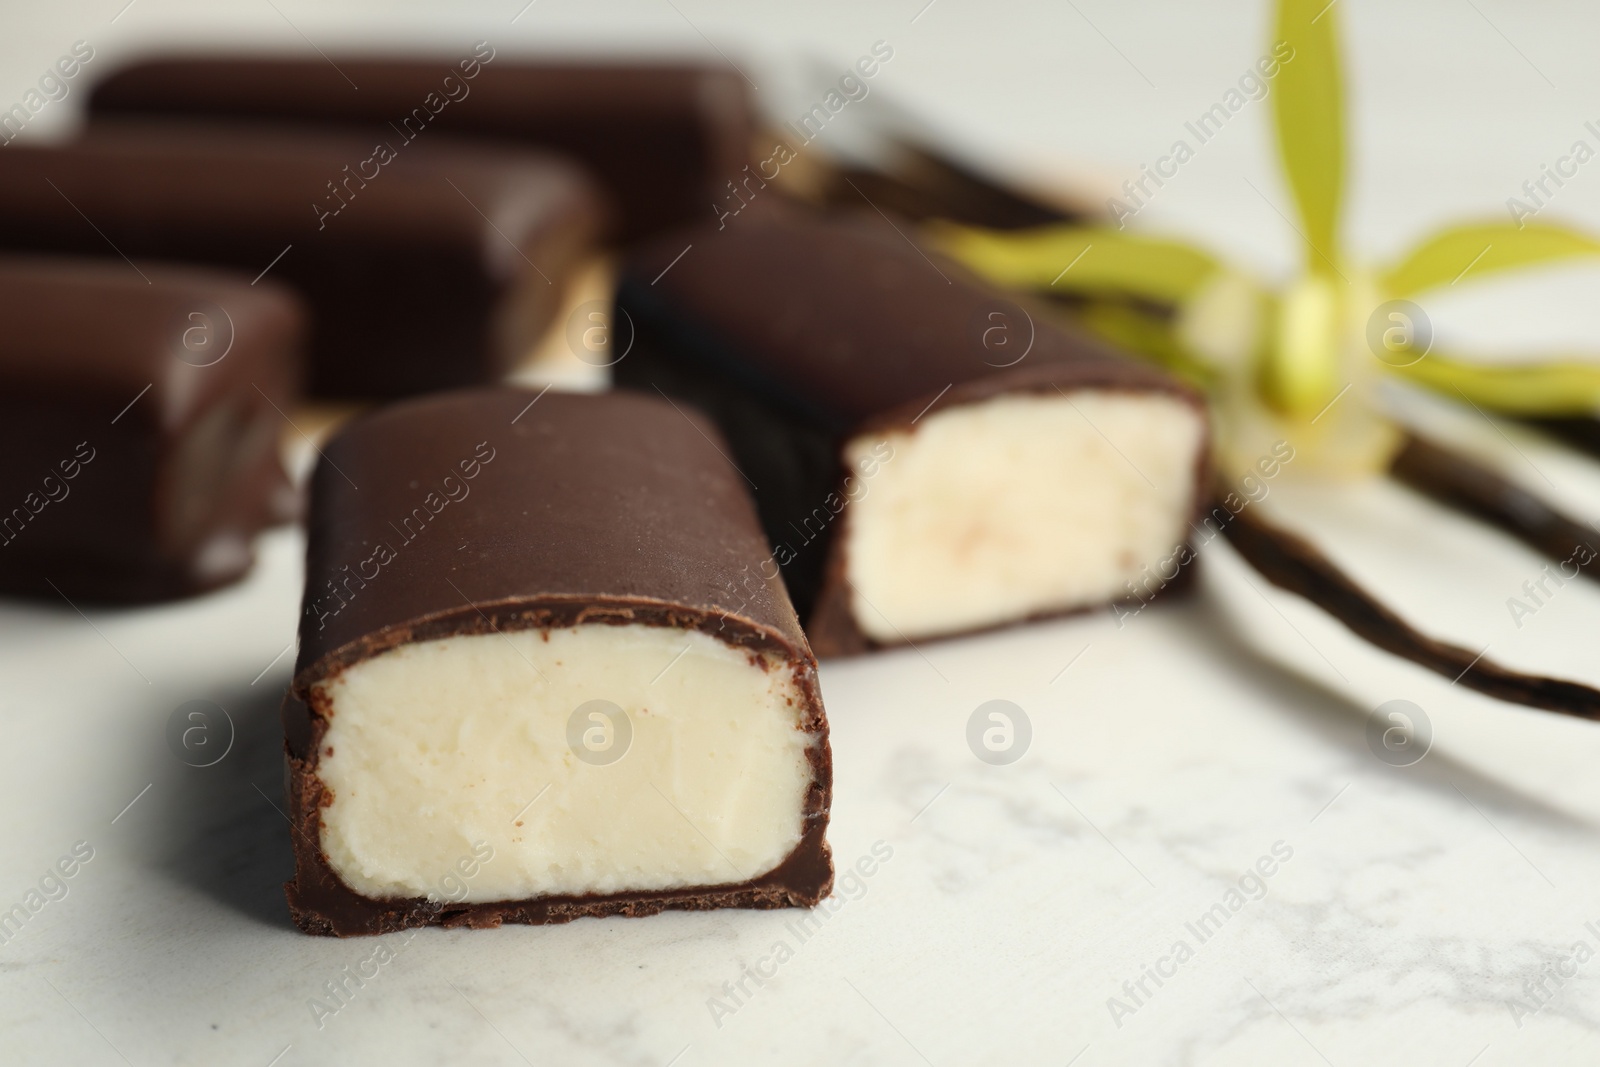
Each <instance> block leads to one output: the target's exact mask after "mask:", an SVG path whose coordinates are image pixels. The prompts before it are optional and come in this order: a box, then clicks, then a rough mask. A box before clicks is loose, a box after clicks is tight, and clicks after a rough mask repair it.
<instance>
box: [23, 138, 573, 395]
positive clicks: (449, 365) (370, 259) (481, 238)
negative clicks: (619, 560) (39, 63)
mask: <svg viewBox="0 0 1600 1067" xmlns="http://www.w3.org/2000/svg"><path fill="white" fill-rule="evenodd" d="M601 212H602V208H601V205H600V202H599V199H598V194H597V192H596V191H594V190H593V189H592V187H591V186H590V185H589V183H588V182H587V180H586V179H585V177H584V176H583V174H582V173H581V172H579V171H578V170H577V169H576V168H575V167H573V166H572V165H570V164H568V163H567V162H565V161H563V160H560V159H555V158H552V157H549V156H544V155H539V154H536V153H531V152H525V151H520V150H515V149H510V148H502V147H496V146H483V145H479V144H473V143H461V142H449V141H446V140H445V139H444V138H439V139H436V140H429V141H428V142H427V143H415V144H413V143H408V142H407V141H405V140H404V139H403V138H402V137H401V136H400V134H398V133H396V132H394V131H390V133H389V135H388V137H387V138H385V139H384V140H382V141H380V142H378V143H374V142H373V141H372V140H363V139H361V138H358V137H354V136H351V135H349V134H343V135H337V134H326V133H312V134H305V133H295V132H285V131H282V130H268V129H250V128H243V129H233V128H217V127H210V126H203V125H196V124H190V123H133V122H128V123H116V124H112V123H101V124H97V125H96V126H94V127H93V128H91V129H90V131H89V132H88V133H87V135H86V136H85V137H84V138H82V139H81V140H79V141H76V142H73V143H71V144H67V145H63V146H52V147H41V146H31V145H23V144H13V145H10V146H7V148H6V150H5V152H4V153H0V250H10V251H29V252H51V253H68V254H74V255H98V256H105V257H110V258H113V259H115V258H118V257H120V258H122V259H125V260H127V262H128V267H127V269H128V270H129V272H130V273H134V272H137V271H140V270H141V269H142V264H143V263H144V262H145V261H146V260H148V259H168V260H177V261H187V262H192V263H199V264H205V265H208V266H219V267H227V268H232V269H235V270H238V271H241V272H243V273H244V274H245V275H246V280H249V279H260V278H267V279H271V280H274V281H279V282H283V283H285V284H288V285H290V286H292V287H293V288H295V289H297V290H298V291H299V292H300V295H301V296H302V297H304V298H305V300H306V302H307V304H308V305H309V308H310V314H311V334H310V344H309V352H308V359H307V367H306V378H307V391H308V392H309V393H311V394H313V395H316V396H327V397H348V398H368V397H394V396H405V395H408V394H412V393H418V392H425V391H429V390H434V389H441V388H447V387H451V386H460V385H470V384H479V383H484V382H489V381H494V380H496V379H498V378H500V377H501V376H502V375H503V374H504V373H505V372H506V371H507V370H509V369H510V368H511V367H512V366H513V365H514V364H515V363H516V362H517V361H518V360H520V359H521V358H522V357H523V356H524V355H526V354H527V353H528V352H529V351H530V350H532V349H533V348H534V347H535V346H536V345H537V344H538V342H539V341H540V339H541V337H542V336H543V335H544V333H545V332H546V330H547V329H548V328H549V327H550V326H551V325H552V319H553V318H554V317H555V316H556V315H557V312H558V310H559V308H560V307H561V302H562V288H563V286H564V284H565V283H566V281H567V279H568V276H569V274H570V273H571V272H573V270H574V269H575V266H576V264H577V263H578V261H579V260H580V259H581V258H582V257H583V255H584V254H585V252H586V251H587V250H588V249H589V248H590V247H591V245H592V244H593V242H594V241H595V239H596V237H597V235H598V232H599V229H600V226H601V218H602V214H601Z"/></svg>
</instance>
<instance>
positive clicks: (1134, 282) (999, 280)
mask: <svg viewBox="0 0 1600 1067" xmlns="http://www.w3.org/2000/svg"><path fill="white" fill-rule="evenodd" d="M924 233H925V234H926V236H927V237H928V239H929V242H930V243H931V244H932V245H933V246H934V247H935V248H937V249H939V250H940V251H942V252H944V253H945V254H946V255H948V256H951V257H952V258H954V259H957V260H959V261H961V262H962V263H964V264H966V266H967V267H968V268H969V269H970V270H972V271H973V272H975V273H977V274H979V275H982V276H983V277H984V278H987V279H988V280H989V281H991V282H994V283H995V284H996V285H1000V286H1004V287H1008V288H1013V289H1036V290H1041V291H1046V292H1058V293H1082V294H1089V295H1096V296H1104V295H1121V296H1135V297H1143V298H1145V299H1148V300H1155V301H1158V302H1161V303H1167V304H1177V303H1181V302H1182V301H1184V300H1187V299H1188V298H1189V297H1191V296H1193V295H1194V294H1195V293H1196V292H1198V291H1199V290H1200V289H1201V287H1203V286H1204V285H1205V283H1206V282H1207V281H1208V280H1210V279H1211V278H1212V277H1213V276H1214V275H1215V274H1216V273H1217V272H1218V271H1220V270H1221V269H1222V266H1221V264H1220V263H1218V262H1217V261H1216V260H1215V259H1213V258H1212V257H1211V256H1210V255H1208V254H1207V253H1205V252H1203V251H1201V250H1200V249H1197V248H1194V247H1193V246H1191V245H1186V244H1183V243H1182V242H1179V241H1165V240H1160V239H1158V238H1152V237H1138V236H1135V235H1133V234H1128V233H1123V232H1122V231H1120V230H1113V229H1110V228H1109V227H1085V226H1048V227H1043V228H1040V229H1035V230H1026V231H1017V230H1005V231H995V230H979V229H972V228H969V227H965V226H956V225H952V224H948V223H943V224H931V225H929V226H928V227H927V228H926V229H925V231H924Z"/></svg>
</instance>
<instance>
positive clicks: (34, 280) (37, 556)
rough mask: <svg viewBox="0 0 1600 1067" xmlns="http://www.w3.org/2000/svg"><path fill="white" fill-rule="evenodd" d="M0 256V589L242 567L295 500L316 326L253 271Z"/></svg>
mask: <svg viewBox="0 0 1600 1067" xmlns="http://www.w3.org/2000/svg"><path fill="white" fill-rule="evenodd" d="M141 269H142V271H143V275H144V276H143V277H141V276H140V275H139V274H137V273H135V272H134V271H132V270H129V269H128V267H127V265H126V264H124V263H122V262H121V261H119V260H92V259H65V258H56V257H36V256H25V257H24V256H6V257H0V454H3V455H4V456H5V462H4V463H0V592H5V593H20V594H28V595H35V596H42V597H48V598H50V599H53V600H57V601H58V602H59V598H60V597H63V596H64V597H66V598H68V599H69V600H70V601H73V602H81V601H94V602H106V603H113V602H139V601H149V600H162V599H167V598H171V597H178V596H185V595H189V594H193V593H198V592H203V591H205V590H208V589H212V588H215V587H217V586H220V585H224V584H226V583H228V582H231V581H234V580H236V579H238V578H240V577H242V576H243V575H244V574H245V573H246V572H247V571H248V570H249V568H250V564H251V561H252V558H253V556H252V551H251V544H250V542H251V539H252V538H253V537H254V535H255V534H256V533H257V532H258V531H260V530H261V529H263V528H264V527H267V526H270V525H272V524H274V523H275V522H277V521H282V520H284V519H286V518H289V517H290V516H291V515H292V511H293V494H292V492H291V490H290V487H289V483H288V479H287V478H286V476H285V474H284V471H283V467H282V464H281V462H280V459H279V455H278V448H277V442H278V435H279V430H280V429H281V427H282V425H283V415H282V410H283V409H285V408H287V407H288V406H289V405H290V403H291V402H292V398H293V396H294V393H295V385H296V378H297V377H298V374H299V369H300V368H299V364H300V349H301V343H302V340H303V337H304V334H305V310H304V308H303V307H302V305H301V303H300V302H299V301H298V300H296V299H295V298H294V296H293V295H292V294H291V293H289V292H288V291H287V290H285V289H283V288H282V287H280V286H278V285H275V284H272V283H270V282H262V283H261V284H259V285H251V284H250V279H249V277H248V276H237V275H233V274H229V273H225V272H220V271H208V270H197V269H191V268H178V267H172V266H164V265H157V264H152V263H146V264H144V266H143V267H142V268H141Z"/></svg>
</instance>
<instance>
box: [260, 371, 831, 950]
mask: <svg viewBox="0 0 1600 1067" xmlns="http://www.w3.org/2000/svg"><path fill="white" fill-rule="evenodd" d="M716 436H717V435H716V431H715V429H714V428H713V427H712V426H711V424H710V423H708V422H705V421H704V420H702V419H700V418H699V417H698V416H696V415H690V414H686V413H683V412H680V411H678V410H674V408H673V407H672V406H671V405H669V404H667V403H666V402H664V401H662V400H660V399H659V398H656V397H653V396H652V397H644V396H639V395H636V394H630V393H625V392H623V393H611V394H606V395H600V396H582V395H573V394H561V393H554V392H552V393H549V394H546V395H541V394H539V393H536V392H532V391H525V390H520V389H512V388H501V389H484V390H472V391H465V392H457V393H448V394H442V395H439V396H435V397H430V398H426V399H419V400H414V401H409V402H406V403H402V404H399V405H396V406H393V407H390V408H387V409H385V410H383V411H380V412H378V413H376V414H373V415H370V416H366V417H364V418H361V419H358V420H357V421H355V422H353V423H351V424H350V425H348V426H347V427H346V428H345V429H344V430H343V431H342V432H341V433H339V435H338V436H337V437H335V438H334V439H333V440H332V441H331V442H330V443H329V444H328V445H327V446H326V449H325V452H326V458H325V459H324V460H323V461H322V463H321V464H320V465H319V466H318V467H317V469H316V472H315V473H314V475H313V481H312V490H311V516H310V535H309V544H308V547H307V557H306V559H307V563H306V594H305V602H304V611H303V615H302V618H301V624H300V653H299V659H298V662H297V664H296V673H295V677H294V682H293V685H292V687H291V689H290V692H289V693H288V695H287V696H286V698H285V702H284V707H283V719H284V730H285V736H286V749H287V765H288V790H289V805H290V815H291V821H292V826H293V831H294V833H293V836H294V849H295V866H296V870H295V878H294V880H293V881H291V882H289V883H288V884H287V886H286V889H287V893H288V899H289V909H290V913H291V914H292V916H293V918H294V921H295V922H296V923H297V924H298V925H299V926H300V928H301V929H302V930H305V931H306V932H308V933H315V934H332V935H339V936H345V935H351V934H375V933H383V932H386V931H392V930H398V929H402V928H404V927H411V926H424V925H447V926H455V925H468V926H497V925H499V924H500V923H502V922H518V923H555V922H566V921H568V920H571V919H575V918H578V917H581V916H585V915H594V916H599V915H613V914H622V915H648V914H653V913H655V912H659V911H661V910H663V909H665V908H687V909H705V908H716V907H753V908H776V907H790V906H809V905H813V904H815V903H816V902H817V901H818V900H820V899H821V898H822V897H823V896H824V895H825V894H826V893H827V892H828V891H829V889H830V887H831V886H832V882H833V866H832V861H831V856H830V852H829V849H828V845H827V843H826V841H825V840H824V831H825V830H826V826H827V821H828V808H829V802H830V796H831V791H832V757H831V754H830V751H829V747H828V727H827V720H826V717H825V715H824V712H823V707H822V701H821V697H820V695H819V692H818V689H817V675H816V663H815V660H814V659H813V658H812V655H811V651H810V649H809V648H808V647H807V645H806V640H805V637H804V636H803V635H802V633H801V631H800V626H799V622H798V620H797V619H796V616H795V614H794V610H793V609H792V608H791V607H790V605H789V600H788V597H787V596H786V595H785V593H784V589H783V584H782V581H781V580H780V579H778V578H777V577H776V574H775V573H774V576H773V578H771V579H770V580H767V581H765V582H764V583H763V584H762V586H761V587H760V588H759V589H755V590H753V593H752V591H750V590H746V591H743V592H740V591H739V589H738V587H737V586H736V584H735V580H734V579H735V576H736V575H738V574H739V573H740V572H741V571H742V570H744V569H747V568H758V567H759V566H760V565H761V563H762V561H763V560H765V559H767V551H766V543H765V540H764V538H763V537H762V535H761V529H760V526H759V524H758V522H757V519H756V515H755V511H754V509H753V508H752V506H751V504H750V501H749V498H748V497H747V496H746V494H745V490H744V488H743V483H742V482H741V480H740V478H739V475H738V473H737V472H736V471H735V470H734V469H733V468H732V467H731V466H730V465H729V463H728V461H727V460H726V459H725V458H724V457H723V456H722V455H721V454H720V453H719V448H721V447H723V446H720V445H718V444H715V443H714V442H715V440H716ZM357 486H359V489H358V488H357Z"/></svg>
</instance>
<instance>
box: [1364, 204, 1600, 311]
mask: <svg viewBox="0 0 1600 1067" xmlns="http://www.w3.org/2000/svg"><path fill="white" fill-rule="evenodd" d="M1596 253H1600V241H1597V240H1595V239H1594V238H1592V237H1588V236H1586V235H1584V234H1581V233H1578V232H1577V231H1575V230H1569V229H1566V228H1564V227H1561V226H1552V225H1548V224H1545V223H1523V224H1522V225H1520V226H1519V225H1518V224H1517V223H1514V222H1489V223H1478V224H1469V225H1464V226H1452V227H1450V228H1449V229H1446V230H1441V231H1440V232H1439V233H1436V234H1434V235H1433V236H1432V237H1430V238H1428V239H1427V240H1426V241H1424V242H1422V243H1421V244H1420V245H1418V246H1417V247H1416V248H1414V249H1412V250H1411V252H1410V254H1409V255H1407V256H1406V257H1405V258H1404V259H1402V260H1401V261H1400V262H1399V263H1397V264H1395V265H1394V266H1393V267H1391V268H1390V269H1389V270H1387V271H1386V272H1384V274H1383V276H1382V277H1381V278H1380V279H1379V284H1380V285H1381V286H1382V287H1383V289H1384V291H1385V292H1386V293H1388V294H1389V295H1391V296H1410V295H1411V294H1412V293H1419V292H1422V291H1423V290H1424V289H1432V288H1433V287H1434V286H1436V285H1454V284H1455V283H1456V282H1458V281H1462V280H1467V281H1474V280H1476V279H1478V278H1480V277H1482V276H1484V275H1486V274H1492V273H1494V272H1495V271H1502V270H1512V269H1515V268H1517V267H1522V266H1527V265H1529V264H1533V263H1548V262H1550V261H1551V260H1557V259H1567V258H1570V257H1573V256H1592V255H1595V254H1596Z"/></svg>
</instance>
